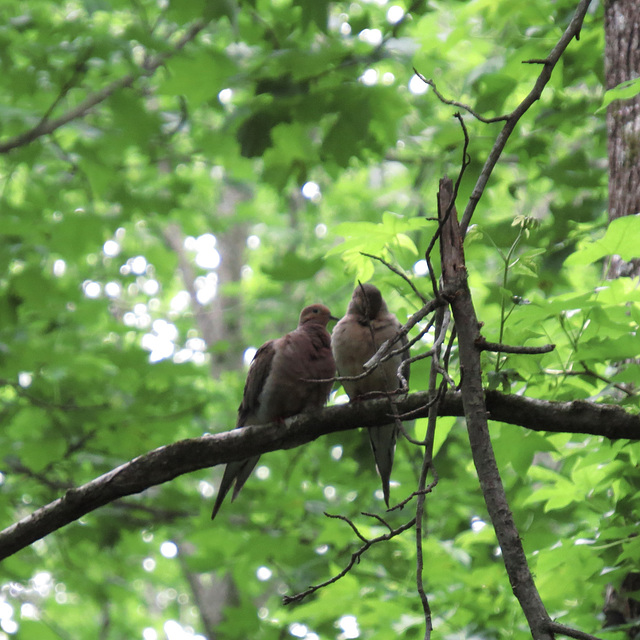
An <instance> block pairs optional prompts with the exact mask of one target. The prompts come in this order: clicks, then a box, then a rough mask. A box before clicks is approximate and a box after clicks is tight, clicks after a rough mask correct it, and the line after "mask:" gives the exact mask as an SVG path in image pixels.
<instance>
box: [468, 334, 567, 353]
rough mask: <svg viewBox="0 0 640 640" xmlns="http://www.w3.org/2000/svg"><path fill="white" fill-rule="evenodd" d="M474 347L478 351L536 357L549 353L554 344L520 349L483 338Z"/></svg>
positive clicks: (554, 346) (519, 347) (520, 347)
mask: <svg viewBox="0 0 640 640" xmlns="http://www.w3.org/2000/svg"><path fill="white" fill-rule="evenodd" d="M476 347H478V349H479V350H480V351H495V352H498V353H520V354H524V355H536V354H540V353H550V352H551V351H553V350H554V349H555V348H556V345H555V344H543V345H542V346H540V347H522V346H519V345H517V346H514V345H508V344H503V343H501V342H487V341H486V340H485V339H484V337H482V336H481V337H480V339H479V340H478V341H477V343H476Z"/></svg>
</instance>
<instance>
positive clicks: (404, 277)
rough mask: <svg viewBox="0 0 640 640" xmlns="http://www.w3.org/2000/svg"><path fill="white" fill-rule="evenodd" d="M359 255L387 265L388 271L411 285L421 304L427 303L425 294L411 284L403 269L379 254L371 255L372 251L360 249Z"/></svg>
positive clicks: (411, 281)
mask: <svg viewBox="0 0 640 640" xmlns="http://www.w3.org/2000/svg"><path fill="white" fill-rule="evenodd" d="M360 255H362V256H366V257H367V258H371V259H372V260H377V261H378V262H381V263H382V264H383V265H384V266H385V267H387V269H389V270H390V271H393V273H395V274H396V275H397V276H400V277H401V278H402V279H403V280H404V281H405V282H406V283H407V284H408V285H409V286H410V287H411V289H412V290H413V292H414V293H415V294H416V295H417V296H418V298H420V300H421V301H422V304H426V303H427V299H426V298H425V296H423V295H422V293H420V291H418V289H417V288H416V285H415V284H413V280H411V278H409V276H407V274H406V273H405V272H404V271H401V270H400V269H398V268H397V267H395V266H394V265H392V264H390V263H389V262H387V261H386V260H385V259H384V258H381V257H380V256H376V255H373V254H372V253H365V252H364V251H361V252H360Z"/></svg>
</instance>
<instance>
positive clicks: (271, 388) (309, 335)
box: [211, 284, 409, 519]
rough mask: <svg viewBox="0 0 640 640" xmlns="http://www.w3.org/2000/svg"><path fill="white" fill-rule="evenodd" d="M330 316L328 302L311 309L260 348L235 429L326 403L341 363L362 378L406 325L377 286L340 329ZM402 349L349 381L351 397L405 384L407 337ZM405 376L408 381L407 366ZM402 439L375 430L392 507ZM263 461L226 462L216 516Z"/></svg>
mask: <svg viewBox="0 0 640 640" xmlns="http://www.w3.org/2000/svg"><path fill="white" fill-rule="evenodd" d="M330 320H337V318H334V317H333V316H332V315H331V313H330V312H329V309H328V308H327V307H325V306H324V305H321V304H314V305H311V306H309V307H305V308H304V309H303V310H302V313H301V314H300V320H299V322H298V327H297V328H296V329H295V331H292V332H291V333H288V334H287V335H285V336H284V337H282V338H279V339H277V340H269V342H266V343H265V344H263V345H262V346H261V347H260V349H258V351H257V352H256V355H255V356H254V358H253V361H252V362H251V366H250V368H249V373H248V375H247V381H246V383H245V387H244V393H243V397H242V402H241V403H240V407H239V408H238V420H237V423H236V427H244V426H247V425H253V424H266V423H268V422H273V421H275V420H283V419H285V418H288V417H290V416H293V415H296V414H298V413H301V412H304V411H309V410H311V409H316V408H321V407H322V406H324V404H325V403H326V401H327V399H328V397H329V393H330V391H331V387H332V385H333V381H332V378H333V377H334V375H335V372H336V367H337V370H338V375H340V376H345V377H354V376H359V375H360V374H362V373H363V372H364V368H363V365H364V364H365V363H366V362H368V361H369V360H370V359H371V358H372V357H373V355H374V354H375V353H376V351H377V350H378V349H379V347H380V345H382V343H383V342H385V341H386V340H390V339H393V338H394V337H395V336H397V335H398V332H399V330H400V327H401V325H400V323H399V322H398V320H397V319H396V317H395V316H394V315H393V314H392V313H390V312H389V310H388V309H387V305H386V303H385V301H384V299H383V298H382V295H381V294H380V291H379V290H378V289H377V288H376V287H374V286H373V285H371V284H364V285H358V287H356V289H355V291H354V292H353V296H352V298H351V301H350V303H349V306H348V308H347V313H346V315H345V316H344V317H343V318H342V319H341V320H339V322H338V324H337V325H336V326H335V328H334V330H333V334H332V336H330V335H329V333H328V331H327V324H328V323H329V321H330ZM399 349H400V350H402V352H401V353H397V354H395V355H394V356H393V357H392V358H390V359H389V360H386V361H385V362H383V363H381V364H379V365H378V366H377V367H376V368H375V369H374V370H373V371H372V372H371V373H370V374H369V375H367V376H366V377H363V378H360V379H358V380H344V381H343V383H342V384H343V387H344V389H345V391H346V392H347V394H348V395H349V398H350V400H352V401H353V400H357V399H360V398H363V397H364V396H366V395H367V394H370V393H372V392H385V391H395V390H396V389H398V388H400V380H399V378H398V370H399V368H400V366H401V365H402V361H403V360H404V359H406V358H407V357H408V353H407V338H406V336H402V338H400V340H399ZM396 350H398V349H396ZM403 376H404V378H405V379H407V380H408V377H409V371H408V367H405V370H404V371H403ZM314 381H316V382H314ZM396 437H397V428H396V425H395V424H394V423H392V424H388V425H385V426H382V427H372V428H370V429H369V438H370V440H371V448H372V450H373V455H374V457H375V461H376V466H377V468H378V473H379V474H380V478H381V480H382V490H383V494H384V500H385V503H386V504H387V506H389V479H390V476H391V468H392V466H393V456H394V453H395V445H396ZM259 458H260V456H253V457H251V458H247V459H246V460H241V461H239V462H231V463H229V464H228V465H227V466H226V468H225V471H224V475H223V477H222V482H221V483H220V489H219V490H218V496H217V498H216V502H215V505H214V507H213V513H212V514H211V519H213V518H215V516H216V514H217V513H218V510H219V509H220V506H221V505H222V502H223V500H224V498H225V496H226V495H227V493H228V492H229V491H230V489H231V487H232V486H233V485H234V483H235V486H234V488H233V493H232V496H231V500H235V498H236V496H237V495H238V493H239V492H240V489H242V486H243V485H244V483H245V482H246V481H247V479H248V477H249V476H250V475H251V472H252V471H253V469H254V467H255V466H256V464H257V463H258V460H259Z"/></svg>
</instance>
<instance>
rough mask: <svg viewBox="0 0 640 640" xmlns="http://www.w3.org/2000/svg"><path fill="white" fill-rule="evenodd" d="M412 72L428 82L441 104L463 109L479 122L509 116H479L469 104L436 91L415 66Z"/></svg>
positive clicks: (432, 83) (499, 119)
mask: <svg viewBox="0 0 640 640" xmlns="http://www.w3.org/2000/svg"><path fill="white" fill-rule="evenodd" d="M413 72H414V73H415V74H416V75H417V76H418V78H420V80H422V82H424V83H425V84H428V85H429V86H430V87H431V89H432V90H433V93H435V94H436V98H438V100H440V102H442V103H443V104H447V105H449V106H451V107H457V108H458V109H464V110H465V111H467V112H468V113H470V114H471V115H472V116H473V117H474V118H475V119H476V120H479V121H480V122H484V123H485V124H491V123H493V122H503V121H505V120H507V118H508V117H509V116H497V117H495V118H485V117H484V116H481V115H480V114H479V113H478V112H477V111H474V109H472V108H471V107H470V106H469V105H467V104H464V103H463V102H458V101H457V100H449V99H448V98H445V97H444V96H443V95H442V94H441V93H440V92H439V91H438V88H437V87H436V83H435V82H434V81H433V80H432V79H431V78H426V77H425V76H423V75H422V74H421V73H420V72H419V71H418V70H417V69H416V68H415V67H414V68H413Z"/></svg>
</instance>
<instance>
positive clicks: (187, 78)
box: [159, 50, 236, 107]
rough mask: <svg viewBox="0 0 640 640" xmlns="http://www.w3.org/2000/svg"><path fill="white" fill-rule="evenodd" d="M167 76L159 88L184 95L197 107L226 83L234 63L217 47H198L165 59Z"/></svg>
mask: <svg viewBox="0 0 640 640" xmlns="http://www.w3.org/2000/svg"><path fill="white" fill-rule="evenodd" d="M167 70H168V77H167V78H166V80H164V82H162V83H161V84H160V87H159V90H160V91H161V92H162V93H166V94H169V95H183V96H185V97H186V98H187V100H188V101H189V102H190V103H191V104H192V106H193V107H199V106H200V105H201V104H203V103H205V102H207V101H208V100H210V99H211V98H214V97H215V96H217V95H218V93H220V91H221V90H222V89H225V88H227V87H228V86H229V84H230V82H231V75H232V74H233V73H235V71H236V66H235V64H234V63H233V62H232V61H231V60H230V59H229V58H228V57H227V56H226V55H224V54H223V53H220V52H218V51H205V50H202V51H198V52H197V53H192V54H191V55H189V56H186V55H185V56H179V57H175V58H172V59H170V60H169V61H168V62H167Z"/></svg>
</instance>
